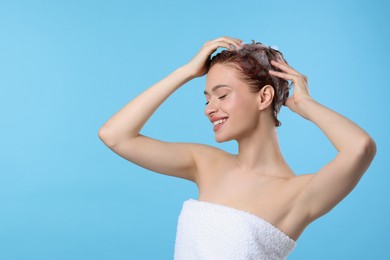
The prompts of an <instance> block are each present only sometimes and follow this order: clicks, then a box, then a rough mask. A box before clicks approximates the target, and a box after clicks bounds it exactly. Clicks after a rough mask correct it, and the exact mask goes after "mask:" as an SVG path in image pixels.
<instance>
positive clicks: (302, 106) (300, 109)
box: [294, 96, 317, 120]
mask: <svg viewBox="0 0 390 260" xmlns="http://www.w3.org/2000/svg"><path fill="white" fill-rule="evenodd" d="M294 103H295V107H296V111H295V112H296V113H297V114H299V115H300V116H302V117H304V118H306V119H308V120H310V109H311V108H310V107H311V106H312V105H314V104H316V103H317V102H316V101H315V100H314V99H313V98H311V97H310V96H307V97H301V98H299V99H297V100H295V102H294Z"/></svg>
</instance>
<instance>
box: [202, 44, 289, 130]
mask: <svg viewBox="0 0 390 260" xmlns="http://www.w3.org/2000/svg"><path fill="white" fill-rule="evenodd" d="M276 58H278V59H280V60H282V61H284V62H286V63H287V61H286V60H285V59H284V57H283V54H282V53H281V52H280V51H279V50H276V49H274V48H272V47H268V46H267V45H264V44H262V43H260V42H255V41H254V40H252V43H250V44H244V45H243V46H242V47H241V48H240V49H236V50H223V51H221V52H220V53H218V54H216V55H215V56H213V57H212V58H211V60H210V62H209V66H208V69H209V70H210V68H211V67H212V66H213V65H215V64H218V63H219V64H224V65H227V66H231V67H233V68H236V69H238V70H239V72H240V75H241V77H242V79H243V80H244V81H245V82H247V83H248V84H249V86H250V88H251V91H253V92H258V91H260V90H261V89H262V88H263V87H264V86H266V85H271V86H272V87H273V88H274V91H275V95H274V98H273V100H272V108H273V118H274V122H275V125H276V126H277V127H278V126H281V122H280V121H279V120H278V118H277V116H278V114H279V111H280V108H281V106H282V105H283V104H284V103H285V102H286V100H287V98H288V96H289V90H290V88H291V86H290V85H289V83H288V81H287V80H284V79H281V78H278V77H275V76H272V75H271V74H269V71H268V70H269V69H272V70H275V71H280V70H279V69H277V68H276V67H274V66H272V65H271V64H270V61H271V60H276ZM287 64H288V63H287Z"/></svg>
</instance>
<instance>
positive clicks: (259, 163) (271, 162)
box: [237, 127, 294, 177]
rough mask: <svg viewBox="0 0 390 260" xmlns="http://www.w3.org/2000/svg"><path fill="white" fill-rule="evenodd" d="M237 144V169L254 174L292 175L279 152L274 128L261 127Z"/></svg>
mask: <svg viewBox="0 0 390 260" xmlns="http://www.w3.org/2000/svg"><path fill="white" fill-rule="evenodd" d="M237 142H238V155H237V160H238V167H239V168H241V169H243V170H245V171H250V172H256V174H264V175H272V176H281V177H289V176H293V175H294V173H293V172H292V170H291V169H290V167H289V166H288V164H287V163H286V161H285V160H284V157H283V155H282V153H281V151H280V147H279V142H278V136H277V131H276V127H262V128H260V129H257V130H256V131H253V134H251V135H250V136H246V137H244V138H242V139H240V140H237Z"/></svg>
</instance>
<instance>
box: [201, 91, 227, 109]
mask: <svg viewBox="0 0 390 260" xmlns="http://www.w3.org/2000/svg"><path fill="white" fill-rule="evenodd" d="M226 96H227V94H225V95H222V96H220V97H219V98H218V99H224V98H225V97H226ZM208 104H209V101H207V102H206V104H205V105H206V106H207V105H208Z"/></svg>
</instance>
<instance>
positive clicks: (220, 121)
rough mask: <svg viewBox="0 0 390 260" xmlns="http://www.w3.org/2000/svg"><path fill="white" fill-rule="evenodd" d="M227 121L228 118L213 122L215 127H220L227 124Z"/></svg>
mask: <svg viewBox="0 0 390 260" xmlns="http://www.w3.org/2000/svg"><path fill="white" fill-rule="evenodd" d="M226 120H227V118H222V119H219V120H217V121H214V122H213V125H214V126H217V125H220V124H222V123H225V122H226Z"/></svg>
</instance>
